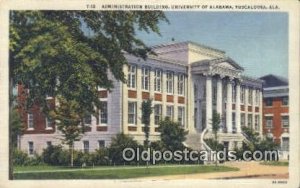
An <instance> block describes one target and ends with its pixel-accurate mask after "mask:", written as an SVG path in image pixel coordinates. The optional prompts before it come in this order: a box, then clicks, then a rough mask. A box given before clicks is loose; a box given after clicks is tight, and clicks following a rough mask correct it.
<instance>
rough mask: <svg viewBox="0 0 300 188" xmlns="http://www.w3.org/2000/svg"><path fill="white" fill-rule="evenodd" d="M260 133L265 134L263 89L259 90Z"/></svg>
mask: <svg viewBox="0 0 300 188" xmlns="http://www.w3.org/2000/svg"><path fill="white" fill-rule="evenodd" d="M258 107H259V135H260V136H261V137H262V136H263V116H262V114H263V109H262V107H263V96H262V90H260V91H259V104H258Z"/></svg>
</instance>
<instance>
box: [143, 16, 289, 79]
mask: <svg viewBox="0 0 300 188" xmlns="http://www.w3.org/2000/svg"><path fill="white" fill-rule="evenodd" d="M165 14H166V16H167V18H168V19H169V21H170V24H167V23H165V22H163V23H160V24H159V27H160V32H161V35H162V36H158V35H157V34H154V33H150V34H147V33H144V32H139V33H138V36H139V37H140V38H141V39H142V40H143V41H144V42H145V43H146V44H147V45H150V46H152V45H158V44H163V43H170V42H172V38H174V39H175V42H182V41H193V42H196V43H199V44H203V45H206V46H209V47H212V48H216V49H219V50H222V51H225V52H226V55H227V56H229V57H231V58H232V59H233V60H235V61H236V62H237V63H238V64H239V65H241V66H242V67H243V68H244V69H245V71H244V74H245V75H248V76H252V77H261V76H264V75H267V74H275V75H279V76H283V77H286V78H287V77H288V14H287V13H281V12H280V13H279V12H275V13H274V12H272V13H270V12H269V13H268V12H264V13H262V12H260V13H258V12H198V11H197V12H196V11H195V12H192V11H189V12H165Z"/></svg>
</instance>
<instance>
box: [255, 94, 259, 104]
mask: <svg viewBox="0 0 300 188" xmlns="http://www.w3.org/2000/svg"><path fill="white" fill-rule="evenodd" d="M255 105H256V106H258V105H259V90H256V91H255Z"/></svg>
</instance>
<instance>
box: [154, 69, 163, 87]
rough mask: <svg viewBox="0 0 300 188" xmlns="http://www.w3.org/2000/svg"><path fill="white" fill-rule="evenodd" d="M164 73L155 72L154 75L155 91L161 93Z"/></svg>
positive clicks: (157, 70)
mask: <svg viewBox="0 0 300 188" xmlns="http://www.w3.org/2000/svg"><path fill="white" fill-rule="evenodd" d="M161 81H162V71H161V70H159V69H156V70H155V73H154V90H155V91H161Z"/></svg>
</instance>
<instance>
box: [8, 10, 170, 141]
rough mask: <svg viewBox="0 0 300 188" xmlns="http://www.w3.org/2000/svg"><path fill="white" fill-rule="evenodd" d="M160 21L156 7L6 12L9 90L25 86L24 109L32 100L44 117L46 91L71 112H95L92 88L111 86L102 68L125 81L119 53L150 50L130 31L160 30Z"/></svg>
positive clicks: (123, 62) (122, 56) (141, 53)
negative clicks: (8, 39) (154, 9)
mask: <svg viewBox="0 0 300 188" xmlns="http://www.w3.org/2000/svg"><path fill="white" fill-rule="evenodd" d="M160 21H166V22H168V20H167V18H166V17H165V15H164V13H163V12H161V11H147V12H145V11H11V12H10V23H9V24H10V27H9V29H10V36H9V37H10V45H9V48H10V51H9V56H10V58H9V59H10V62H9V65H10V69H9V70H10V72H9V74H10V91H11V90H12V87H13V86H14V85H15V84H17V83H20V84H22V85H23V86H24V87H25V88H26V89H30V93H29V95H28V97H27V108H30V106H32V104H33V103H37V104H39V105H40V107H41V109H42V111H43V112H44V113H45V115H46V116H48V115H49V112H50V111H51V109H49V107H48V105H47V101H46V96H52V97H54V98H57V97H61V99H62V100H64V101H65V102H66V104H67V103H72V104H74V105H70V106H71V107H74V106H76V109H72V110H71V112H70V114H73V113H74V116H75V114H76V113H78V112H79V114H77V115H76V116H79V117H80V116H81V115H82V114H83V113H84V114H96V113H97V109H99V108H101V103H100V101H99V98H98V88H99V87H102V88H106V89H108V90H111V89H112V88H113V84H112V78H110V77H109V76H108V74H107V73H108V72H110V73H111V74H112V77H113V78H115V79H116V80H120V81H122V82H125V76H124V73H123V65H126V64H127V61H126V58H125V54H126V53H127V54H131V55H134V56H137V57H141V58H144V59H145V58H146V57H147V54H148V53H150V49H149V48H148V47H147V46H146V45H145V44H144V42H143V41H142V40H140V39H139V38H137V37H136V31H138V30H140V31H146V32H147V33H150V32H154V33H156V34H159V35H160V32H159V27H158V24H159V22H160ZM88 33H91V34H90V35H89V34H88ZM75 104H76V105H75ZM77 107H80V110H78V109H77ZM58 108H60V106H59V107H58ZM58 111H60V110H58ZM62 111H63V110H62ZM70 114H66V117H65V118H66V119H68V116H69V115H70ZM59 116H61V118H60V119H64V118H62V116H63V113H60V115H58V116H54V118H58V117H59ZM72 116H73V115H72ZM78 119H79V118H78ZM78 119H76V120H74V123H75V122H78ZM54 120H55V119H54ZM79 122H80V123H83V122H82V118H81V119H80V121H79ZM69 123H70V122H68V124H69ZM69 125H70V124H69ZM61 126H63V123H62V124H61ZM71 127H73V128H74V127H75V126H71ZM74 133H75V136H73V137H76V134H77V131H74Z"/></svg>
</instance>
